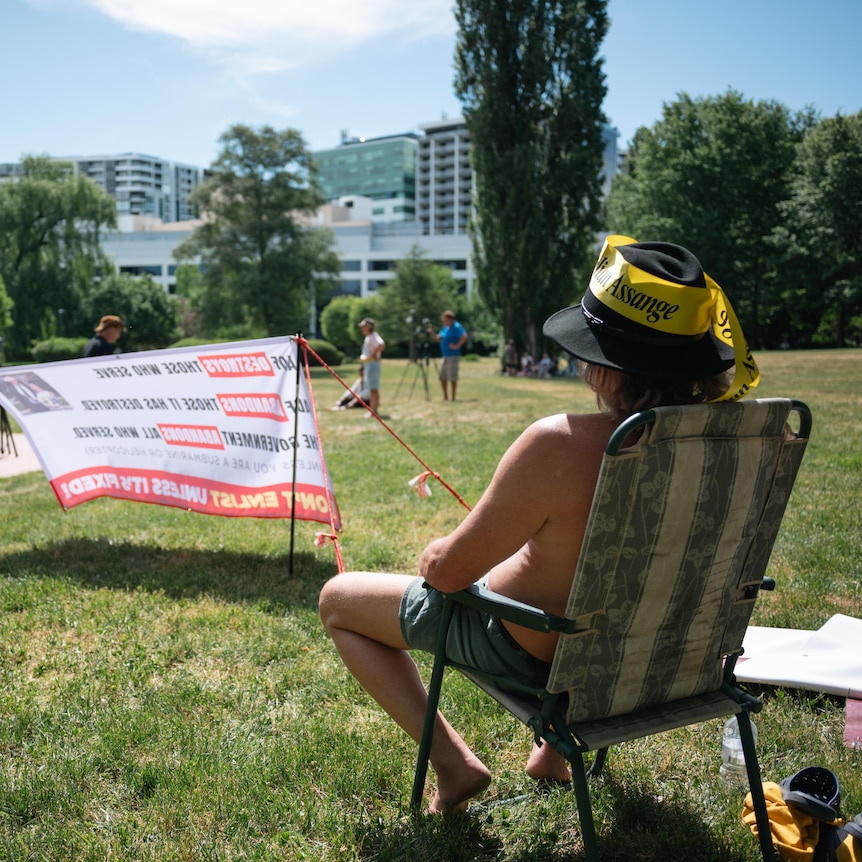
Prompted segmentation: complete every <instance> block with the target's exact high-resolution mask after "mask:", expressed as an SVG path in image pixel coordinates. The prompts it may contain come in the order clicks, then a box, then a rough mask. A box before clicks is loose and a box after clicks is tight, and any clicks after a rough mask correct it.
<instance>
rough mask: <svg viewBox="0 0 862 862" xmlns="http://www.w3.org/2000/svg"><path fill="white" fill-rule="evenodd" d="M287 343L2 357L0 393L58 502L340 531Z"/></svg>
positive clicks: (292, 345) (293, 345) (292, 344)
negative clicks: (113, 501)
mask: <svg viewBox="0 0 862 862" xmlns="http://www.w3.org/2000/svg"><path fill="white" fill-rule="evenodd" d="M297 353H298V351H297V342H296V340H295V339H293V338H289V337H284V338H267V339H262V340H259V341H242V342H235V343H232V344H215V345H208V346H206V347H185V348H178V349H175V350H153V351H147V352H143V353H125V354H119V355H116V356H102V357H94V358H92V359H75V360H70V361H67V362H49V363H45V364H42V365H30V366H15V367H6V368H2V369H0V403H2V404H3V405H4V406H5V407H6V408H7V409H8V411H9V412H10V413H11V414H12V415H13V416H14V417H15V419H16V420H17V422H18V424H19V425H20V426H21V428H22V429H23V431H24V433H25V434H26V436H27V439H28V440H29V441H30V444H31V445H32V447H33V449H34V451H35V452H36V454H37V456H38V458H39V460H40V462H41V463H42V467H43V469H44V471H45V475H46V476H47V477H48V480H49V482H50V483H51V487H52V488H53V489H54V493H55V494H56V495H57V499H58V500H59V501H60V505H61V506H62V507H63V508H64V509H70V508H72V507H73V506H77V505H78V504H79V503H84V502H86V501H87V500H92V499H94V498H95V497H117V498H120V499H124V500H139V501H141V502H145V503H158V504H161V505H164V506H177V507H180V508H183V509H190V510H192V511H195V512H203V513H205V514H209V515H226V516H230V517H255V518H290V517H294V516H295V517H296V518H298V519H300V520H309V521H320V522H322V523H325V524H329V523H330V522H331V523H333V524H334V525H335V527H336V529H340V528H341V523H340V518H339V515H338V509H337V506H336V503H335V496H334V494H333V492H332V483H331V480H330V477H329V474H328V472H327V470H326V467H325V463H324V460H323V458H322V455H321V452H320V451H319V447H318V435H317V431H316V428H315V423H314V414H313V412H312V409H311V398H310V395H309V393H308V387H307V385H306V380H305V377H304V376H302V375H299V391H298V392H297V376H298V375H297V363H298V361H299V358H298V355H297ZM294 463H295V467H296V491H295V511H293V510H292V507H291V503H292V501H293V498H294V488H293V471H294Z"/></svg>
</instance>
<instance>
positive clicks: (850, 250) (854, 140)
mask: <svg viewBox="0 0 862 862" xmlns="http://www.w3.org/2000/svg"><path fill="white" fill-rule="evenodd" d="M796 168H797V170H796V174H795V176H794V178H793V181H792V183H791V195H790V199H789V200H788V201H786V202H785V203H784V204H783V205H782V206H781V214H782V216H783V218H782V221H781V224H780V225H779V226H778V227H777V228H776V231H775V237H776V243H777V244H778V245H779V246H780V247H781V248H783V249H784V250H785V252H786V255H787V266H786V271H787V272H788V274H790V277H789V278H788V279H787V280H786V281H785V282H784V283H783V291H782V298H783V300H784V306H785V308H786V309H788V312H789V314H788V317H789V319H788V328H791V327H792V329H793V330H794V331H795V334H796V335H797V337H799V336H801V339H802V340H803V341H806V340H809V339H811V340H813V341H814V342H816V343H820V344H827V345H830V346H832V345H836V346H839V347H842V346H844V345H845V344H847V343H848V342H852V343H857V344H858V343H859V341H860V339H861V338H862V328H857V329H856V331H851V320H852V318H853V315H859V314H862V208H860V205H859V202H860V201H862V112H859V113H858V114H853V115H851V116H842V115H838V116H836V117H832V118H827V119H823V120H821V121H820V122H819V123H817V125H815V126H813V127H812V128H810V129H809V130H808V132H807V134H806V135H805V137H804V139H803V140H802V142H801V144H800V145H799V147H798V149H797V157H796ZM794 276H795V277H794Z"/></svg>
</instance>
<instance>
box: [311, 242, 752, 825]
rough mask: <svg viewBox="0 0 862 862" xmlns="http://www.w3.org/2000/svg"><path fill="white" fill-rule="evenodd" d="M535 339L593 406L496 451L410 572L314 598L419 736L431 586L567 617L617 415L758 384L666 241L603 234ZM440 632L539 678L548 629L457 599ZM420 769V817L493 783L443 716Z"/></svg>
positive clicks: (700, 282)
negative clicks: (427, 768)
mask: <svg viewBox="0 0 862 862" xmlns="http://www.w3.org/2000/svg"><path fill="white" fill-rule="evenodd" d="M543 331H544V333H545V335H546V336H547V337H548V338H550V339H551V340H552V341H554V342H556V344H557V345H558V346H559V347H561V348H562V349H563V350H565V351H567V352H568V353H569V354H570V355H571V356H572V357H574V358H575V359H577V360H578V361H579V362H580V368H581V374H582V377H583V379H584V380H585V381H586V382H587V383H588V385H589V386H590V387H591V388H592V389H593V390H594V391H595V394H596V399H597V404H598V406H599V412H596V413H590V414H570V413H564V414H559V415H555V416H549V417H546V418H544V419H540V420H538V421H537V422H534V423H533V424H532V425H530V426H529V427H528V428H527V429H526V430H525V431H524V432H523V433H522V434H521V435H520V437H519V438H518V439H517V440H516V441H515V442H514V443H513V444H512V446H511V447H510V448H509V449H508V451H507V452H506V453H505V454H504V455H503V457H502V459H501V461H500V463H499V464H498V466H497V469H496V471H495V472H494V476H493V478H492V479H491V483H490V485H489V486H488V488H487V489H486V491H485V493H484V494H483V495H482V497H481V499H480V500H479V502H478V503H477V504H476V506H475V508H474V509H473V510H472V511H471V512H470V513H469V514H468V515H467V516H466V518H465V519H464V520H463V521H462V522H461V524H460V525H459V526H458V527H456V528H455V530H453V531H452V532H451V533H450V534H449V535H447V536H444V537H443V538H440V539H436V540H435V541H433V542H431V544H429V545H428V546H427V547H426V548H425V550H424V551H423V553H422V554H421V556H420V559H419V564H418V568H417V573H416V575H413V576H411V575H394V574H381V573H373V572H349V573H344V574H341V575H336V576H335V577H334V578H332V579H331V580H330V581H328V582H327V583H326V584H325V585H324V588H323V590H322V592H321V596H320V614H321V619H322V620H323V623H324V625H325V626H326V629H327V630H328V631H329V633H330V635H331V636H332V638H333V641H334V643H335V646H336V648H337V649H338V651H339V653H340V655H341V657H342V660H343V661H344V662H345V664H346V665H347V667H348V669H349V670H350V672H351V673H352V674H353V675H354V677H356V679H357V680H358V681H359V682H360V684H361V685H362V686H363V687H364V688H365V689H366V690H367V691H368V693H369V694H370V695H371V696H372V697H373V698H374V699H375V700H376V701H377V702H378V703H379V704H380V705H381V706H382V707H383V708H384V709H385V710H386V711H387V712H388V713H389V715H390V716H391V717H392V718H393V719H394V720H395V721H396V722H397V723H398V724H399V725H400V726H401V727H402V728H403V729H404V730H405V731H406V732H407V733H408V734H409V735H410V736H411V737H413V739H414V740H417V741H418V739H419V738H420V735H421V731H422V725H423V719H424V714H425V706H426V703H427V695H426V691H425V687H424V685H423V683H422V680H421V678H420V676H419V673H418V671H417V668H416V665H415V663H414V662H413V660H412V658H411V657H410V655H409V652H408V651H409V650H412V649H422V650H425V651H427V652H433V651H434V649H435V645H436V637H437V631H438V621H439V615H440V613H441V608H442V604H443V599H442V598H441V594H440V593H450V592H455V591H458V590H462V589H465V588H466V587H468V586H470V585H471V584H473V583H475V582H477V581H478V582H482V583H484V584H486V585H487V586H488V587H489V588H490V589H491V590H494V591H496V592H498V593H501V594H503V595H505V596H508V597H510V598H513V599H516V600H520V601H524V602H527V603H529V604H531V605H534V606H537V607H540V608H543V609H544V610H545V611H548V612H550V613H554V614H559V615H563V614H564V613H565V608H566V600H567V597H568V595H569V592H570V589H571V580H572V572H573V571H575V567H576V564H577V560H578V555H579V553H580V549H581V543H582V541H583V536H584V531H585V528H586V524H587V519H588V516H589V510H590V505H591V502H592V498H593V491H594V488H595V484H596V481H597V477H598V474H599V468H600V465H601V461H602V455H603V453H604V450H605V446H606V444H607V442H608V439H609V438H610V436H611V434H612V433H613V431H614V429H615V428H616V427H617V426H618V424H619V422H620V420H621V419H622V418H624V417H626V416H628V415H630V414H631V413H634V412H636V411H638V410H644V409H648V408H651V407H656V406H660V405H665V404H683V403H702V402H705V401H719V400H732V399H736V398H740V397H742V396H743V395H745V394H746V393H747V392H748V391H750V390H751V389H753V388H754V387H755V386H756V385H757V382H758V372H757V366H756V364H755V362H754V359H753V358H752V356H751V354H750V353H749V351H748V347H747V344H746V343H745V339H744V337H743V335H742V332H741V330H740V328H739V325H738V323H737V320H736V317H735V315H734V313H733V309H732V307H731V306H730V303H729V302H728V300H727V297H726V296H725V295H724V293H723V291H722V290H721V288H720V287H719V286H718V285H717V284H716V283H715V282H714V281H713V280H712V279H710V277H709V276H708V275H706V274H705V273H704V272H703V269H702V268H701V265H700V263H699V262H698V260H697V258H696V257H695V256H694V255H693V254H692V253H691V252H690V251H688V250H687V249H685V248H683V247H681V246H678V245H674V244H671V243H664V242H643V243H639V242H636V241H635V240H634V239H632V238H631V237H623V236H610V237H608V238H607V240H606V241H605V243H604V247H603V248H602V251H601V254H600V255H599V260H598V262H597V264H596V267H595V269H594V271H593V274H592V277H591V279H590V283H589V286H588V289H587V291H586V294H585V296H584V299H583V301H582V302H581V303H580V304H579V305H576V306H573V307H571V308H566V309H563V310H561V311H558V312H557V313H556V314H554V315H552V316H551V317H550V318H549V319H548V320H547V321H546V322H545V325H544V330H543ZM425 582H427V583H428V584H430V585H431V586H433V587H434V588H436V589H435V590H429V589H427V588H426V587H425V586H424V583H425ZM437 590H439V591H440V593H438V592H437ZM449 631H450V634H449V641H448V643H447V650H448V651H449V654H450V657H451V658H453V659H454V660H455V661H458V660H459V659H461V660H466V663H468V664H473V665H480V666H481V667H482V668H483V669H484V670H486V671H488V672H490V673H496V674H497V675H499V676H502V677H505V678H508V679H517V680H518V681H519V682H523V683H527V684H534V685H537V686H541V685H544V683H545V682H546V680H547V677H548V672H549V670H550V661H551V660H552V657H553V654H554V650H555V647H556V639H557V636H556V635H555V634H553V633H551V634H544V633H537V632H533V631H529V630H527V629H523V628H519V627H517V626H515V625H510V624H508V623H505V622H501V621H499V620H497V619H495V618H493V617H488V616H487V615H485V614H482V613H481V612H478V611H476V610H474V609H471V608H467V607H465V606H461V605H458V606H457V607H456V610H455V612H454V618H453V625H452V627H451V628H450V630H449ZM431 763H432V766H433V767H434V770H435V772H436V774H437V791H436V795H435V796H434V799H433V801H432V803H431V806H430V811H431V812H432V813H442V814H446V813H456V812H460V811H463V810H465V809H466V807H467V804H468V801H469V799H470V798H471V797H473V796H475V795H477V794H479V793H481V792H482V791H483V790H484V789H485V787H487V785H488V783H489V782H490V773H489V772H488V769H487V768H486V767H485V765H484V764H483V763H482V762H481V761H480V760H479V759H478V758H477V757H476V755H475V754H474V753H473V752H472V751H471V750H470V749H469V748H468V746H467V744H466V743H465V742H464V740H463V739H462V738H461V736H460V735H459V734H458V733H457V731H455V729H454V728H453V727H452V726H451V725H450V724H449V723H448V722H447V721H446V719H445V718H444V717H443V716H442V714H440V713H438V716H437V723H436V725H435V731H434V739H433V744H432V748H431ZM526 770H527V773H528V775H530V776H531V777H532V778H534V779H544V780H549V781H567V780H569V778H570V775H569V771H568V765H567V763H566V761H565V760H564V759H563V758H562V757H561V756H560V755H559V754H557V753H556V752H555V751H553V750H552V749H551V747H550V746H547V745H546V746H542V747H541V748H539V747H536V746H534V748H533V751H532V752H531V754H530V756H529V758H528V760H527V764H526Z"/></svg>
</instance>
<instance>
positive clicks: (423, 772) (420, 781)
mask: <svg viewBox="0 0 862 862" xmlns="http://www.w3.org/2000/svg"><path fill="white" fill-rule="evenodd" d="M454 610H455V602H444V603H443V613H442V614H441V617H440V631H439V634H438V636H437V649H436V652H435V653H434V666H433V667H432V669H431V679H430V681H429V683H428V705H427V706H426V707H425V721H424V723H423V725H422V738H421V739H420V740H419V751H418V753H417V755H416V773H415V775H414V776H413V793H412V794H411V797H410V804H411V806H412V807H413V808H414V809H418V808H420V807H421V805H422V795H423V793H424V792H425V779H426V778H427V776H428V760H429V758H430V757H431V743H432V742H433V740H434V723H435V721H436V720H437V707H438V705H439V703H440V691H441V689H442V688H443V671H445V670H446V636H447V634H448V632H449V623H450V621H451V620H452V613H453V611H454Z"/></svg>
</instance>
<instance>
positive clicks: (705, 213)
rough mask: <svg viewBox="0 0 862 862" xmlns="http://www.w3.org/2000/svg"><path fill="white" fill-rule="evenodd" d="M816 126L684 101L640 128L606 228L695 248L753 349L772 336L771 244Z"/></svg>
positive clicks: (715, 99)
mask: <svg viewBox="0 0 862 862" xmlns="http://www.w3.org/2000/svg"><path fill="white" fill-rule="evenodd" d="M812 122H813V118H812V117H811V115H810V114H801V115H797V116H792V115H791V114H790V112H789V111H788V109H787V108H786V107H784V106H783V105H781V104H779V103H777V102H772V101H770V102H752V101H748V100H746V99H744V98H743V97H742V95H740V94H739V93H737V92H734V91H733V90H730V91H728V92H727V93H725V94H723V95H720V96H711V97H708V98H699V99H693V98H691V97H690V96H688V95H686V94H684V93H683V94H681V95H680V96H679V97H678V99H677V100H676V101H675V102H672V103H670V104H666V105H665V106H664V108H663V111H662V117H661V119H660V120H659V121H658V122H657V123H656V124H655V125H654V126H652V127H651V128H641V129H639V130H638V131H637V133H636V134H635V136H634V140H633V141H632V144H631V147H630V149H629V152H628V155H627V157H626V160H625V163H624V169H623V171H622V173H621V174H619V175H618V176H617V177H616V178H615V179H614V180H613V183H612V185H611V190H610V194H609V196H608V200H607V204H606V216H605V226H606V228H607V229H608V230H609V231H612V232H614V233H622V234H628V235H629V236H633V237H635V239H638V240H656V239H661V240H666V241H668V242H676V243H679V244H680V245H684V246H686V247H687V248H690V249H691V250H692V251H694V252H695V253H696V254H697V256H698V258H699V259H700V261H701V263H702V264H703V267H704V269H705V270H706V271H707V272H708V273H709V274H710V275H711V276H712V277H713V278H714V279H715V280H716V281H717V282H718V283H719V284H720V285H721V286H722V287H723V288H724V290H725V292H726V293H727V295H728V296H729V297H730V300H731V302H732V303H733V305H734V308H735V309H736V312H737V314H738V316H739V318H740V322H741V323H742V327H743V329H744V331H745V333H746V335H747V337H748V339H749V341H750V343H751V346H752V347H761V346H763V345H764V343H768V342H769V341H770V340H771V338H772V337H773V333H772V331H771V329H772V327H771V321H772V318H773V317H774V315H775V314H776V313H777V311H778V309H779V308H780V306H781V304H782V299H781V278H780V277H779V274H780V264H781V254H780V252H779V250H778V249H776V247H775V245H774V243H773V242H772V237H773V233H774V231H775V230H776V228H777V227H778V226H779V224H780V223H781V220H782V216H781V205H782V203H783V202H784V201H786V200H787V198H788V197H789V194H790V182H791V178H792V176H793V171H794V158H795V154H796V146H797V144H798V142H799V141H800V140H801V138H802V135H803V132H804V130H805V129H806V128H807V127H808V126H809V125H810V124H811V123H812Z"/></svg>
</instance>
